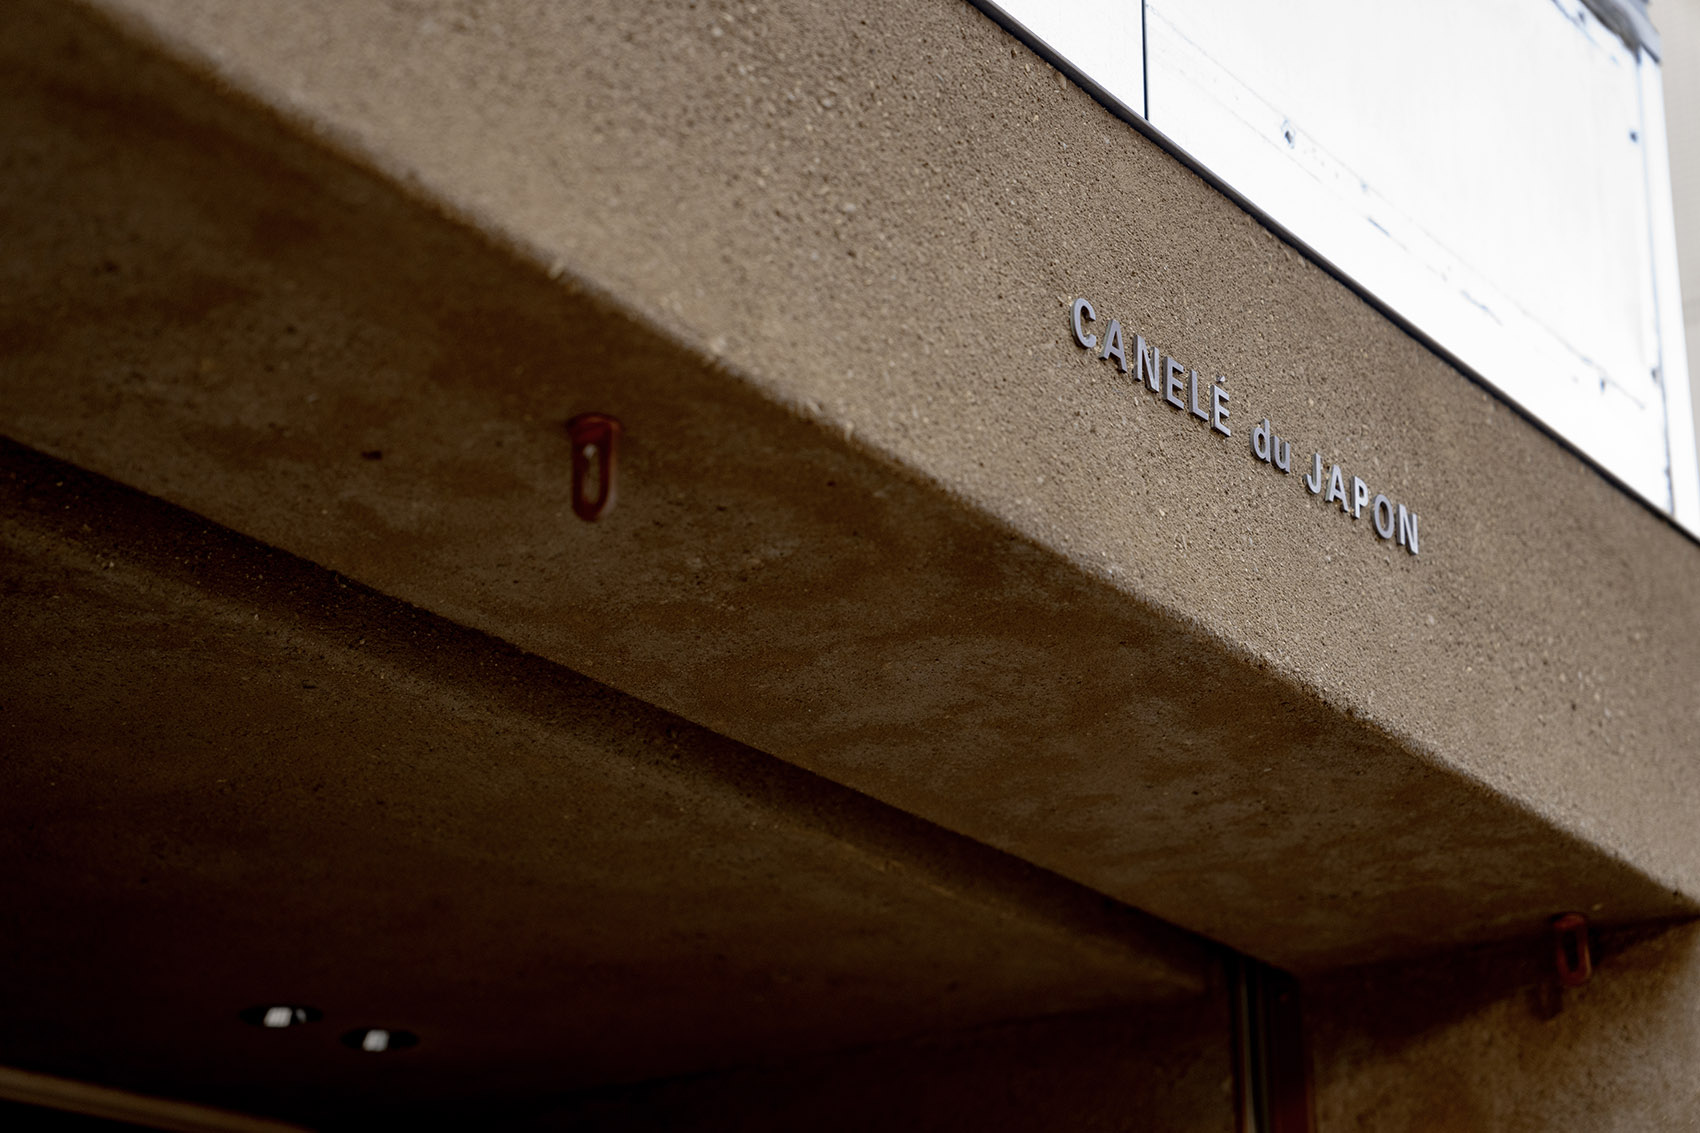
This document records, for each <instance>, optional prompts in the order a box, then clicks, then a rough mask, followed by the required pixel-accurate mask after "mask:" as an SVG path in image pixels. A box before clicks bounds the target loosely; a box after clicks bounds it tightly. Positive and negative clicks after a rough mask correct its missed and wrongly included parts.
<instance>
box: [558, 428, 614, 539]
mask: <svg viewBox="0 0 1700 1133" xmlns="http://www.w3.org/2000/svg"><path fill="white" fill-rule="evenodd" d="M567 435H568V436H570V437H571V438H572V441H573V514H574V515H576V516H578V517H579V518H580V519H582V520H584V521H585V522H586V523H594V522H595V521H596V519H597V518H598V517H600V516H601V515H602V513H603V512H605V511H607V510H608V509H609V508H611V507H613V506H614V446H615V445H617V444H618V443H619V440H620V422H619V421H618V420H616V419H615V418H613V417H610V416H608V415H607V414H605V413H581V414H579V415H578V416H577V417H574V418H573V419H572V420H571V421H568V422H567ZM593 465H594V466H595V475H594V479H595V482H596V494H595V495H594V496H592V495H590V494H589V493H588V492H587V491H586V485H587V483H588V482H589V481H590V480H591V479H592V478H593V477H592V473H591V468H592V466H593Z"/></svg>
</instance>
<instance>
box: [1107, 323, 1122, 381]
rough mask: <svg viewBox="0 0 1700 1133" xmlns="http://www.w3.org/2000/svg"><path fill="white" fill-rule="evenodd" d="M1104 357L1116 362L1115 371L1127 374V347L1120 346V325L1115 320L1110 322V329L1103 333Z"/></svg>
mask: <svg viewBox="0 0 1700 1133" xmlns="http://www.w3.org/2000/svg"><path fill="white" fill-rule="evenodd" d="M1104 357H1105V358H1114V359H1115V360H1116V369H1118V370H1120V371H1121V372H1122V373H1124V374H1125V373H1127V347H1126V346H1124V345H1122V324H1121V323H1120V322H1119V321H1117V320H1116V319H1111V320H1110V329H1109V330H1107V331H1105V332H1104Z"/></svg>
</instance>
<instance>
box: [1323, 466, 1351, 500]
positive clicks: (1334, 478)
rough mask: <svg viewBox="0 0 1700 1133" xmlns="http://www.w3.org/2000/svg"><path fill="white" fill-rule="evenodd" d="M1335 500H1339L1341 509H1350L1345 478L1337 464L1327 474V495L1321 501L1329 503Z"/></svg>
mask: <svg viewBox="0 0 1700 1133" xmlns="http://www.w3.org/2000/svg"><path fill="white" fill-rule="evenodd" d="M1335 500H1339V501H1340V510H1341V511H1351V510H1352V505H1351V502H1350V501H1349V500H1347V499H1346V478H1345V477H1344V476H1342V475H1341V474H1340V466H1339V465H1338V464H1336V465H1335V466H1334V470H1333V471H1332V472H1330V473H1329V474H1328V495H1327V497H1326V498H1325V499H1324V500H1323V501H1322V502H1323V503H1328V504H1331V503H1333V502H1334V501H1335Z"/></svg>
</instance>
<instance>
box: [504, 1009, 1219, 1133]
mask: <svg viewBox="0 0 1700 1133" xmlns="http://www.w3.org/2000/svg"><path fill="white" fill-rule="evenodd" d="M1227 1040H1228V1019H1227V1012H1226V1009H1225V1006H1224V1004H1223V1001H1222V999H1221V998H1220V997H1219V996H1218V997H1217V998H1215V999H1213V1000H1208V1001H1201V1002H1197V1003H1191V1004H1186V1005H1183V1006H1179V1007H1171V1008H1168V1009H1160V1010H1147V1011H1141V1012H1138V1013H1128V1012H1119V1013H1118V1012H1098V1013H1094V1014H1086V1015H1071V1016H1060V1017H1056V1018H1051V1019H1038V1020H1030V1021H1026V1022H1021V1023H1012V1024H1006V1025H1002V1026H996V1027H985V1028H980V1029H978V1030H974V1031H968V1032H961V1033H958V1034H954V1035H950V1036H948V1037H941V1038H934V1039H925V1040H920V1041H914V1042H904V1043H890V1044H885V1045H881V1046H872V1047H864V1048H860V1049H857V1050H851V1051H842V1052H839V1053H837V1054H835V1055H833V1056H832V1057H831V1058H816V1059H795V1060H791V1061H789V1062H781V1063H775V1064H772V1065H767V1066H761V1067H752V1068H748V1069H744V1070H740V1071H736V1072H734V1073H730V1074H715V1075H702V1076H699V1077H694V1078H683V1079H673V1080H668V1081H662V1082H652V1083H646V1084H644V1085H642V1086H639V1087H635V1088H628V1089H620V1090H607V1091H601V1092H591V1093H585V1094H582V1095H579V1096H577V1097H574V1098H571V1099H568V1100H566V1101H564V1102H562V1103H561V1104H560V1105H558V1106H555V1107H551V1108H549V1109H546V1110H543V1111H542V1112H540V1113H538V1114H537V1115H536V1117H535V1118H534V1119H533V1120H532V1121H529V1122H528V1123H527V1124H526V1125H525V1126H524V1127H525V1128H528V1129H538V1130H544V1129H574V1130H586V1131H589V1130H595V1131H598V1133H619V1131H623V1130H648V1129H674V1130H681V1131H685V1130H689V1131H691V1133H711V1131H716V1130H728V1131H730V1130H738V1131H740V1133H742V1131H749V1133H767V1131H770V1130H771V1131H773V1133H780V1131H789V1130H795V1129H816V1130H821V1131H823V1133H827V1131H834V1133H836V1131H843V1133H859V1131H861V1130H866V1129H890V1130H894V1131H903V1133H910V1131H915V1133H920V1131H922V1130H925V1131H927V1133H954V1131H958V1130H960V1131H962V1133H969V1131H977V1130H987V1129H1008V1130H1023V1131H1025V1133H1041V1131H1050V1130H1055V1131H1056V1133H1065V1131H1066V1133H1079V1131H1083V1130H1091V1131H1094V1133H1109V1131H1111V1130H1117V1131H1120V1130H1126V1131H1128V1133H1133V1131H1135V1130H1152V1129H1164V1130H1171V1129H1172V1130H1188V1131H1196V1133H1230V1131H1231V1130H1233V1129H1234V1117H1233V1089H1232V1079H1231V1077H1230V1068H1229V1065H1228V1045H1229V1044H1228V1041H1227Z"/></svg>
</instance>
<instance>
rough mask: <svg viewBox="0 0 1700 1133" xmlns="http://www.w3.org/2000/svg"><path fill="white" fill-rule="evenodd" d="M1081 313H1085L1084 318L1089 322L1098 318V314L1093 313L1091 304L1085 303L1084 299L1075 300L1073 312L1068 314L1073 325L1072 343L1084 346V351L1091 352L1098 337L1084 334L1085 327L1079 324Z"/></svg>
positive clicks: (1096, 343)
mask: <svg viewBox="0 0 1700 1133" xmlns="http://www.w3.org/2000/svg"><path fill="white" fill-rule="evenodd" d="M1082 311H1084V312H1085V313H1086V318H1087V321H1089V322H1090V321H1091V320H1094V319H1096V318H1097V317H1098V312H1097V311H1094V310H1093V309H1092V304H1091V303H1089V302H1087V301H1086V300H1085V299H1076V300H1075V301H1074V310H1073V312H1071V314H1070V319H1071V320H1072V321H1073V323H1074V341H1076V342H1078V343H1080V345H1082V346H1084V347H1085V348H1086V349H1088V350H1091V349H1092V348H1093V347H1094V346H1097V345H1098V336H1097V335H1095V334H1087V333H1086V327H1085V326H1083V325H1082V324H1081V322H1080V314H1081V312H1082Z"/></svg>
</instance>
